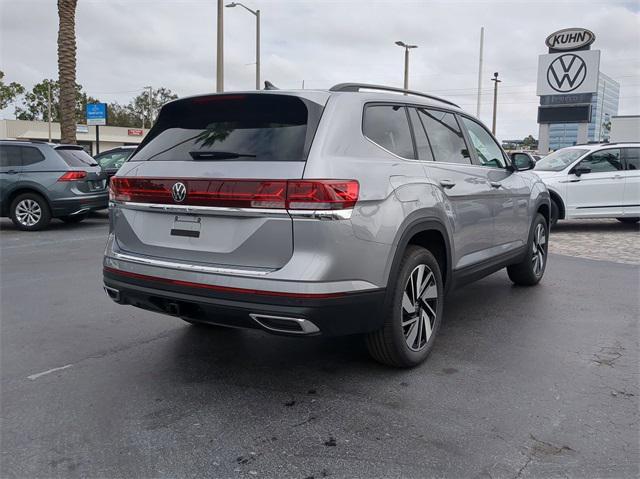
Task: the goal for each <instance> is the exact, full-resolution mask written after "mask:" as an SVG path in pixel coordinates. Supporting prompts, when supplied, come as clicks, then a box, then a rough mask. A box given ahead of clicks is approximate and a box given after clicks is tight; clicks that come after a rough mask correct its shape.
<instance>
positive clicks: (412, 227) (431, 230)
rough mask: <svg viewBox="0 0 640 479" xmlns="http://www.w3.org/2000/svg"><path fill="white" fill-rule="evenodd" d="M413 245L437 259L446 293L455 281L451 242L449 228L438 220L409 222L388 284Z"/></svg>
mask: <svg viewBox="0 0 640 479" xmlns="http://www.w3.org/2000/svg"><path fill="white" fill-rule="evenodd" d="M412 244H413V245H418V246H422V247H423V248H426V249H428V250H429V251H431V253H432V254H433V255H434V256H435V257H436V260H437V261H438V264H439V265H440V268H441V270H442V280H443V283H444V289H445V293H446V292H447V291H448V290H449V287H450V285H451V283H452V281H451V280H452V279H453V275H452V252H451V241H450V237H449V233H448V231H447V228H446V227H445V225H444V224H443V223H442V221H441V220H440V219H438V218H418V219H415V220H413V221H411V222H409V224H407V226H406V227H405V228H404V229H403V230H402V234H401V235H400V237H399V239H398V241H397V242H396V245H395V250H394V254H393V260H392V263H391V267H390V268H389V274H388V280H387V283H389V282H390V281H391V278H393V277H394V276H395V275H396V274H397V271H398V268H399V267H400V261H401V260H402V256H403V254H404V252H405V251H406V249H407V247H408V246H409V245H412Z"/></svg>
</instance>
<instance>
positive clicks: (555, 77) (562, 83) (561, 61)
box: [547, 53, 587, 93]
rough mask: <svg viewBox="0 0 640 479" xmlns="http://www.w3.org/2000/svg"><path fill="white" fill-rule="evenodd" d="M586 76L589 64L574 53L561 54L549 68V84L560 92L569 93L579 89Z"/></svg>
mask: <svg viewBox="0 0 640 479" xmlns="http://www.w3.org/2000/svg"><path fill="white" fill-rule="evenodd" d="M586 77H587V64H586V63H585V62H584V60H583V59H582V58H580V57H579V56H578V55H574V54H572V53H568V54H566V55H561V56H559V57H558V58H556V59H555V60H553V61H552V62H551V65H549V68H548V69H547V82H548V83H549V86H550V87H551V88H553V89H554V90H555V91H557V92H560V93H569V92H571V91H573V90H575V89H577V88H578V87H579V86H580V85H582V82H584V79H585V78H586Z"/></svg>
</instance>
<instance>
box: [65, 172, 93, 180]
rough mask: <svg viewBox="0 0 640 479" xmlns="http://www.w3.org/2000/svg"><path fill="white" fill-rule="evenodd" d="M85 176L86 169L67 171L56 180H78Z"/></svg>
mask: <svg viewBox="0 0 640 479" xmlns="http://www.w3.org/2000/svg"><path fill="white" fill-rule="evenodd" d="M86 177H87V172H86V171H67V172H66V173H65V174H64V175H62V176H61V177H60V178H58V181H78V180H82V179H84V178H86Z"/></svg>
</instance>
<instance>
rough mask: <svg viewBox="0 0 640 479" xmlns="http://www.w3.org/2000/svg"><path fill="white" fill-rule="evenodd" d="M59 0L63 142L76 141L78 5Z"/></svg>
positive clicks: (71, 0)
mask: <svg viewBox="0 0 640 479" xmlns="http://www.w3.org/2000/svg"><path fill="white" fill-rule="evenodd" d="M77 4H78V0H58V20H59V28H58V82H59V84H60V131H61V141H62V143H74V144H75V143H76V6H77Z"/></svg>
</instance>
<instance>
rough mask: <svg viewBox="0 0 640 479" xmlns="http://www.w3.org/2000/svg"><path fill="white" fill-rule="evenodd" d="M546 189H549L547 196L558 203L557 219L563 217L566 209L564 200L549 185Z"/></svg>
mask: <svg viewBox="0 0 640 479" xmlns="http://www.w3.org/2000/svg"><path fill="white" fill-rule="evenodd" d="M547 189H548V190H549V196H550V197H551V201H554V202H555V203H556V204H557V205H558V219H559V220H563V219H565V216H566V212H567V209H566V207H565V204H564V201H563V200H562V197H561V196H560V194H559V193H558V192H556V191H555V190H552V189H551V188H549V187H547Z"/></svg>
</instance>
